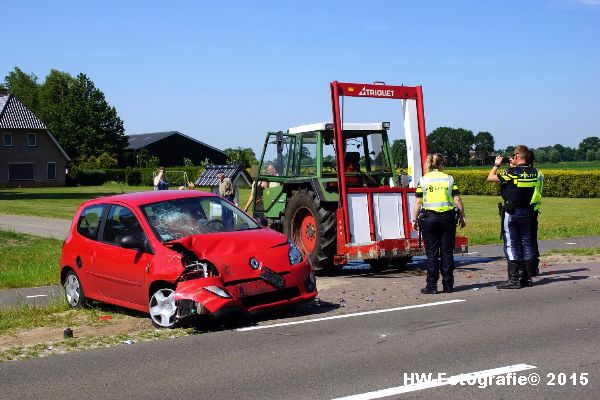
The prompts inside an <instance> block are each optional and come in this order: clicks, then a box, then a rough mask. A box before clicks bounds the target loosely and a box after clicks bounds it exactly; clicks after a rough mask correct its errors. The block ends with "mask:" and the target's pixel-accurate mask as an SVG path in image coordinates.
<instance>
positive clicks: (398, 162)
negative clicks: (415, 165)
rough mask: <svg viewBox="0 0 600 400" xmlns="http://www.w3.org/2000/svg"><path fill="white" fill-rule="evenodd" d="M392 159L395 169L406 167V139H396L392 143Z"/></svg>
mask: <svg viewBox="0 0 600 400" xmlns="http://www.w3.org/2000/svg"><path fill="white" fill-rule="evenodd" d="M392 158H393V159H394V163H395V167H399V168H406V167H408V153H407V149H406V139H396V140H394V141H393V142H392Z"/></svg>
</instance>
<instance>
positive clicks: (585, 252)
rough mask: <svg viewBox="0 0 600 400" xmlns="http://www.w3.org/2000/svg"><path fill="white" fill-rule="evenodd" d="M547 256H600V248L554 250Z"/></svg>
mask: <svg viewBox="0 0 600 400" xmlns="http://www.w3.org/2000/svg"><path fill="white" fill-rule="evenodd" d="M547 254H570V255H575V256H597V255H600V247H581V248H578V249H553V250H550V252H549V253H547Z"/></svg>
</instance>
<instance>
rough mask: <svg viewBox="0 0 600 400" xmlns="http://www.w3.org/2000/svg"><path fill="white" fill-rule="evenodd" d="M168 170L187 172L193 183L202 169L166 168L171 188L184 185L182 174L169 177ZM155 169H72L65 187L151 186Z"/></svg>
mask: <svg viewBox="0 0 600 400" xmlns="http://www.w3.org/2000/svg"><path fill="white" fill-rule="evenodd" d="M169 170H172V171H185V172H187V177H188V180H189V181H191V182H194V181H195V180H196V179H197V178H198V176H200V173H202V171H203V170H204V167H171V168H167V179H168V180H169V184H170V186H171V188H176V187H178V186H182V185H184V184H185V182H183V174H176V175H170V176H169ZM155 171H156V169H155V168H126V169H123V168H121V169H117V168H115V169H78V168H73V169H71V170H70V171H69V174H68V175H67V186H74V185H81V186H97V185H102V184H104V183H106V182H110V181H115V182H124V183H127V184H128V185H130V186H140V185H142V186H153V178H154V172H155Z"/></svg>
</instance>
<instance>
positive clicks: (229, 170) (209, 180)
mask: <svg viewBox="0 0 600 400" xmlns="http://www.w3.org/2000/svg"><path fill="white" fill-rule="evenodd" d="M219 171H223V173H224V174H225V177H226V178H229V179H231V181H232V182H233V181H235V180H236V179H237V178H238V176H240V174H241V175H242V176H241V177H242V179H243V180H245V181H246V183H247V185H248V186H250V185H251V184H252V178H251V177H250V174H248V172H246V170H245V169H244V168H242V166H241V165H238V164H228V165H207V166H206V169H205V170H204V171H202V174H200V177H199V178H198V180H196V183H195V185H196V186H219V178H217V174H218V173H219Z"/></svg>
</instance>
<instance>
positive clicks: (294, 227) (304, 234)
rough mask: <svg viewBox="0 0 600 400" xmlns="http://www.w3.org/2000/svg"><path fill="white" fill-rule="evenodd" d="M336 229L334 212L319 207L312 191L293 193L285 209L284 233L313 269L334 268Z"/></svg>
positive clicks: (318, 202)
mask: <svg viewBox="0 0 600 400" xmlns="http://www.w3.org/2000/svg"><path fill="white" fill-rule="evenodd" d="M335 226H336V223H335V212H334V210H333V209H331V208H326V205H322V204H321V202H320V201H319V199H318V198H317V196H316V195H315V193H314V192H313V191H311V190H308V189H305V188H302V189H299V190H295V191H294V192H293V193H292V195H291V196H290V198H289V200H288V202H287V205H286V207H285V214H284V218H283V231H284V233H285V234H286V235H287V237H288V238H290V240H291V241H292V242H294V243H295V244H296V246H298V248H299V249H300V251H301V252H302V254H303V255H304V256H305V257H308V259H309V260H310V263H311V264H312V266H313V267H314V268H315V269H326V268H332V267H333V256H334V254H335V244H336V236H335V235H336V230H335Z"/></svg>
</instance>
